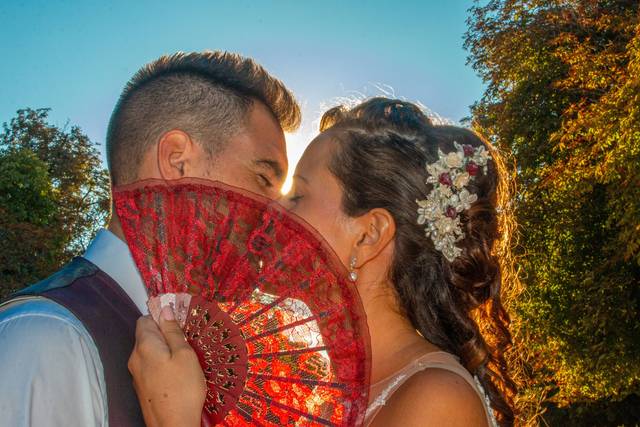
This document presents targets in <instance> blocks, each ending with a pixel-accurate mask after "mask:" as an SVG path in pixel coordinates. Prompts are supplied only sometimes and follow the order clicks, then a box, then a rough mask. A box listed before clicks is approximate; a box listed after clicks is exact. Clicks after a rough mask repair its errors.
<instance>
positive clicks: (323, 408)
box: [114, 179, 370, 426]
mask: <svg viewBox="0 0 640 427" xmlns="http://www.w3.org/2000/svg"><path fill="white" fill-rule="evenodd" d="M114 201H115V206H116V211H117V214H118V217H119V218H120V222H121V224H122V228H123V230H124V234H125V236H126V239H127V242H128V244H129V247H130V249H131V253H132V255H133V258H134V260H135V262H136V264H137V266H138V269H139V270H140V273H141V275H142V278H143V280H144V283H145V285H146V286H147V288H148V292H149V296H150V302H149V305H150V310H151V311H152V312H157V311H158V308H159V306H163V305H166V304H171V305H172V306H174V308H175V310H176V312H177V318H178V320H179V321H180V323H181V325H183V329H184V332H185V336H186V337H187V340H188V342H189V343H190V344H191V346H192V347H193V348H194V349H195V351H196V353H197V354H198V357H199V360H200V363H201V365H202V367H203V370H204V372H205V377H206V380H207V387H208V392H207V398H206V402H205V407H204V409H203V417H202V423H203V425H205V426H209V425H221V426H244V425H257V426H283V425H300V426H321V425H322V426H347V425H349V426H352V425H359V424H361V423H362V420H363V419H364V413H365V410H366V407H367V397H368V380H369V363H370V361H369V360H370V354H369V336H368V330H367V325H366V318H365V315H364V311H363V308H362V304H361V301H360V299H359V296H358V293H357V291H356V289H355V286H354V284H353V283H351V282H350V281H348V280H347V279H346V275H345V271H344V266H343V265H342V264H341V263H340V261H339V260H337V258H336V257H335V255H334V254H333V252H332V250H331V249H330V248H329V247H328V246H327V245H326V243H325V242H324V241H323V240H322V239H321V238H320V237H319V236H318V235H317V233H316V232H315V231H313V230H312V229H311V227H309V226H308V225H305V224H304V223H303V222H302V221H301V220H300V219H297V218H294V217H293V216H292V215H290V214H287V213H286V212H285V211H284V210H283V209H282V208H280V207H278V206H277V205H276V204H274V203H273V202H271V201H269V200H266V199H263V198H261V197H259V196H257V195H253V194H249V193H247V192H244V191H242V190H239V189H237V188H232V187H229V186H226V185H224V184H221V183H218V182H210V181H205V180H194V179H189V180H178V181H170V182H165V181H145V182H140V183H136V184H133V185H130V186H126V187H120V188H116V189H114Z"/></svg>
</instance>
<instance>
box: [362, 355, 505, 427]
mask: <svg viewBox="0 0 640 427" xmlns="http://www.w3.org/2000/svg"><path fill="white" fill-rule="evenodd" d="M432 368H436V369H445V370H447V371H450V372H453V373H455V374H457V375H459V376H460V377H462V378H464V380H465V381H466V382H467V383H469V385H471V387H472V388H473V389H474V390H475V391H476V393H478V396H479V397H480V400H482V403H483V406H484V411H485V414H486V415H487V423H488V425H489V426H491V427H497V423H496V419H495V417H494V415H493V412H492V411H491V409H490V406H489V399H488V397H487V395H486V394H485V392H484V390H483V389H482V386H481V385H480V383H479V382H478V380H477V378H475V377H472V376H471V374H469V371H467V370H466V369H465V368H464V366H462V365H461V364H460V362H459V361H458V359H457V358H456V357H455V356H454V355H452V354H450V353H446V352H444V351H435V352H432V353H427V354H425V355H423V356H421V357H419V358H417V359H415V360H414V361H413V362H411V363H409V364H408V365H407V366H405V367H404V368H402V369H401V370H400V371H399V372H396V373H395V374H393V375H392V376H390V377H388V378H385V379H383V380H381V381H378V382H377V383H375V384H373V385H371V389H370V391H369V393H370V396H371V397H370V401H371V403H370V404H369V407H368V408H367V413H366V415H365V422H364V425H365V426H368V425H370V424H371V422H372V421H373V419H374V418H375V416H376V415H377V414H378V412H379V411H380V410H381V409H382V407H383V406H384V405H385V403H386V402H387V400H389V398H390V397H391V395H392V394H393V393H394V392H395V391H396V390H397V389H398V388H400V386H401V385H402V384H404V382H405V381H407V380H408V379H409V378H410V377H411V376H412V375H414V374H416V373H418V372H420V371H423V370H425V369H432Z"/></svg>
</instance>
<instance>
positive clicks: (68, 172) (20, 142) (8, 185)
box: [0, 109, 110, 298]
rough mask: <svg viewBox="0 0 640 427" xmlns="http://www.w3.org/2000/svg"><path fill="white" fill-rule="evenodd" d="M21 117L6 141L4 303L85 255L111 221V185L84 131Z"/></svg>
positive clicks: (0, 176) (0, 215)
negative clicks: (97, 235)
mask: <svg viewBox="0 0 640 427" xmlns="http://www.w3.org/2000/svg"><path fill="white" fill-rule="evenodd" d="M48 111H49V110H48V109H38V110H31V109H26V110H19V111H18V112H17V116H16V117H15V118H13V119H12V120H11V121H10V122H9V123H8V124H7V123H5V124H4V125H3V131H2V133H0V237H1V239H0V298H2V297H3V296H6V295H8V294H9V293H10V292H13V291H15V290H17V289H19V288H21V287H23V286H26V285H28V284H30V283H33V282H34V281H37V280H39V279H42V278H44V277H46V276H47V275H49V274H50V273H52V272H53V271H55V270H56V269H57V268H59V267H60V266H61V264H62V263H64V262H65V261H67V260H68V258H69V257H71V256H73V255H75V254H78V253H80V252H81V251H82V250H83V249H84V248H85V247H86V245H87V243H88V242H89V241H90V239H91V238H92V237H93V235H94V234H95V232H96V231H97V230H98V229H99V228H100V227H102V226H103V225H104V223H105V222H106V220H107V218H108V215H109V207H110V202H109V180H108V174H107V171H106V170H104V169H103V168H102V167H101V163H100V158H99V156H98V152H97V150H96V148H95V146H94V144H93V143H91V141H90V140H89V138H88V137H87V136H86V135H84V134H83V133H82V132H81V130H80V129H79V128H78V127H76V126H72V127H71V128H70V129H69V130H67V129H60V128H58V127H56V126H53V125H51V124H49V123H48V122H47V115H48Z"/></svg>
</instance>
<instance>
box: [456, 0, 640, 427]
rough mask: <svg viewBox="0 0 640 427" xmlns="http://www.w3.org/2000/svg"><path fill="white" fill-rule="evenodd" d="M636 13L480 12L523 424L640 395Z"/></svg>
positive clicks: (613, 5)
mask: <svg viewBox="0 0 640 427" xmlns="http://www.w3.org/2000/svg"><path fill="white" fill-rule="evenodd" d="M639 12H640V10H639V4H638V2H637V1H630V0H626V1H625V0H608V1H605V0H583V1H576V0H547V1H541V0H491V1H489V2H487V3H485V4H483V5H480V4H478V3H476V5H475V6H474V7H472V8H471V10H470V13H471V15H470V18H469V21H468V24H469V30H468V32H467V35H466V47H467V49H468V50H469V52H470V56H469V62H470V63H471V64H472V66H473V67H474V68H475V69H476V70H477V71H478V72H479V74H480V75H481V76H482V78H483V79H484V81H485V83H486V84H487V89H486V91H485V93H484V95H483V97H482V99H481V100H480V101H478V102H477V103H476V104H475V105H474V106H473V108H472V110H473V122H474V125H475V126H476V127H477V128H478V129H479V130H480V132H482V133H484V134H485V135H486V136H488V137H489V138H490V139H491V140H492V141H493V142H495V143H496V144H497V145H499V146H500V147H502V148H504V149H507V150H510V151H511V152H512V153H513V155H514V158H515V161H516V164H517V178H518V186H519V193H518V197H517V198H516V200H515V204H516V212H517V219H518V221H519V223H520V224H521V238H520V245H519V247H518V248H517V251H518V253H519V255H520V256H519V267H520V271H521V273H522V276H521V277H522V278H523V281H524V283H525V286H526V291H525V293H524V294H523V296H522V298H520V299H519V300H517V301H516V302H514V304H513V307H512V310H513V311H514V318H515V322H514V326H515V328H516V329H517V331H516V335H517V336H518V337H519V342H518V343H517V345H516V347H517V349H518V351H520V352H522V354H521V360H523V361H526V362H523V363H524V369H523V371H522V372H521V375H520V378H519V380H520V383H521V387H522V393H521V395H520V397H519V404H520V406H521V408H523V409H524V411H525V418H527V417H532V416H533V415H535V414H536V413H537V412H538V411H537V406H538V404H539V403H540V402H545V401H546V402H548V403H551V404H553V406H554V407H556V408H563V407H564V408H567V407H573V408H581V409H580V411H582V412H585V413H586V412H588V409H585V408H589V407H593V408H598V411H601V412H602V411H605V410H606V407H607V405H606V404H603V402H616V401H624V400H625V399H629V398H633V396H635V395H637V394H639V393H640V363H638V362H639V361H640V320H639V319H640V289H639V284H640V18H639V16H640V15H639ZM610 406H611V407H613V406H615V407H616V408H619V406H616V405H613V403H612V405H610ZM603 408H604V409H603ZM618 410H619V409H618ZM554 411H555V412H554V414H556V415H557V414H558V411H557V410H554ZM574 412H575V411H574ZM578 412H579V411H578ZM567 413H568V414H570V412H567ZM610 415H611V414H610ZM554 416H555V415H554ZM572 416H574V417H577V415H576V414H575V413H574V414H573V415H572ZM612 416H613V415H612ZM604 419H605V420H606V417H605V418H604ZM629 419H632V418H626V419H622V418H617V419H615V417H614V418H613V419H612V418H611V417H610V419H609V420H608V421H604V422H602V423H601V424H599V423H598V422H595V421H594V419H593V418H592V419H591V420H590V421H589V423H593V422H595V423H596V424H599V425H605V424H607V423H612V424H613V425H619V423H622V422H628V420H629ZM554 420H556V422H562V423H563V424H564V425H568V423H569V422H570V421H568V419H566V418H565V419H563V420H564V421H558V420H560V418H554ZM575 420H577V418H574V421H575ZM636 420H637V419H636ZM574 421H571V422H574ZM575 422H577V421H575ZM616 423H618V424H616ZM594 425H595V424H594Z"/></svg>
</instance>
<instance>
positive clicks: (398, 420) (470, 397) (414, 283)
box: [130, 98, 515, 426]
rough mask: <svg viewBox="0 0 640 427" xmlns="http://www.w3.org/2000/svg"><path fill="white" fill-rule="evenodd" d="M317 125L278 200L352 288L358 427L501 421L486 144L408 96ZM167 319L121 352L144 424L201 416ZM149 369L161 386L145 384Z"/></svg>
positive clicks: (504, 417) (198, 382)
mask: <svg viewBox="0 0 640 427" xmlns="http://www.w3.org/2000/svg"><path fill="white" fill-rule="evenodd" d="M321 131H322V133H321V134H320V135H319V136H318V137H317V138H316V139H315V140H314V141H313V142H312V143H311V144H310V145H309V147H308V148H307V150H306V151H305V154H304V156H303V157H302V159H301V160H300V163H299V165H298V167H297V169H296V175H295V176H294V188H293V190H292V192H291V196H290V197H289V198H288V199H286V200H285V201H284V203H285V204H286V205H287V207H288V208H289V209H290V210H291V211H292V212H294V213H295V214H297V215H299V216H301V217H302V218H304V219H305V220H306V221H307V222H309V223H310V224H311V225H312V226H313V227H315V228H316V229H317V230H318V231H319V232H320V234H321V235H322V236H323V237H324V238H325V239H326V240H327V241H328V243H329V244H330V245H331V246H332V247H333V248H334V250H335V252H336V254H337V255H338V257H339V258H340V260H341V261H342V262H343V263H344V264H345V265H346V266H349V269H350V272H351V279H352V280H354V281H356V284H357V286H358V290H359V292H360V295H361V297H362V300H363V304H364V308H365V311H366V313H367V321H368V323H369V330H370V335H371V353H372V364H371V366H372V371H371V384H372V385H371V390H370V396H371V397H370V405H369V409H368V411H367V417H366V421H365V423H366V424H367V425H370V426H413V425H415V426H418V425H421V426H422V425H450V426H458V425H459V426H469V425H477V426H487V425H491V424H492V422H493V418H492V417H493V415H495V418H496V419H497V420H498V422H499V424H501V425H512V424H513V420H514V413H513V409H512V396H513V394H514V392H515V385H514V383H513V381H512V380H511V378H510V377H509V374H508V370H507V366H506V363H505V359H504V357H503V352H504V350H505V348H506V347H507V346H508V345H509V343H510V334H509V331H508V329H507V326H508V322H509V320H508V316H507V314H506V312H505V310H504V309H503V307H502V304H501V302H500V290H501V268H500V265H499V260H498V259H497V256H496V254H495V252H496V251H495V248H496V245H497V244H498V240H499V235H498V220H499V217H498V212H497V204H498V197H499V196H500V194H499V192H498V190H499V188H498V187H499V186H500V174H499V166H500V164H501V163H500V161H499V158H498V157H497V153H495V151H493V150H491V151H490V152H489V151H487V149H489V147H488V146H487V145H486V144H485V143H484V142H483V141H482V140H481V139H480V138H479V137H478V136H477V135H475V134H474V133H473V132H471V131H469V130H467V129H463V128H458V127H453V126H434V125H432V124H431V122H430V121H429V119H428V118H427V117H426V116H425V115H424V114H423V113H422V111H421V110H420V109H419V108H418V107H417V106H416V105H414V104H411V103H408V102H403V101H399V100H390V99H385V98H373V99H370V100H368V101H365V102H363V103H361V104H359V105H357V106H356V107H354V108H352V109H345V108H343V107H336V108H333V109H331V110H329V111H328V112H327V113H325V115H324V116H323V118H322V120H321ZM501 189H502V187H501ZM164 316H165V320H163V321H161V323H160V327H161V329H162V331H163V332H164V334H165V336H166V340H167V342H168V344H169V347H167V346H166V344H164V341H163V340H162V339H161V336H160V335H159V331H158V330H157V328H156V327H155V325H154V324H153V323H152V322H151V321H149V320H148V319H143V320H141V322H140V324H139V328H138V329H139V330H138V333H139V335H138V337H139V340H138V343H137V346H136V349H135V350H134V353H133V354H132V358H131V361H130V368H131V371H132V373H133V376H134V380H135V383H136V389H137V391H138V394H139V397H140V400H141V404H142V407H143V412H144V413H145V419H146V420H147V422H148V423H149V424H155V423H157V424H158V425H172V423H176V424H175V425H188V423H192V425H194V426H195V425H199V416H200V410H201V408H202V401H203V400H204V388H203V382H202V373H201V372H200V370H199V366H198V365H197V360H196V358H195V355H194V354H193V352H191V351H190V348H189V347H188V346H186V345H185V344H184V340H182V338H181V335H180V331H179V330H177V329H176V326H175V322H170V321H169V322H167V321H166V319H169V320H170V319H171V313H169V312H165V313H164ZM478 318H481V319H483V323H482V327H481V326H480V325H479V324H478V323H477V322H476V320H475V319H478ZM481 330H482V331H484V332H485V333H484V334H483V333H482V332H481ZM159 346H164V347H163V348H164V352H163V351H159V350H158V347H159ZM158 372H159V373H160V375H162V377H163V378H170V380H169V381H171V382H172V383H171V384H167V383H166V381H165V382H162V387H159V386H158V384H155V383H154V381H155V382H157V381H158V376H159V375H158V374H157V373H158ZM154 374H156V375H155V376H154ZM160 390H165V391H166V390H170V391H171V393H172V394H171V395H169V394H168V393H166V392H165V391H162V392H161V391H160ZM489 406H490V407H489Z"/></svg>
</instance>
